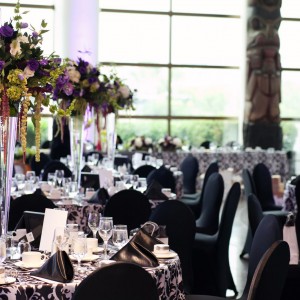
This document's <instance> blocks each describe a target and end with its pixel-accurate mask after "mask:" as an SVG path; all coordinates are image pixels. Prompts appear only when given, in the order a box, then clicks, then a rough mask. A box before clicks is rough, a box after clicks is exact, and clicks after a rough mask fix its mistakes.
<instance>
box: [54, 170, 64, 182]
mask: <svg viewBox="0 0 300 300" xmlns="http://www.w3.org/2000/svg"><path fill="white" fill-rule="evenodd" d="M55 176H56V181H57V183H58V186H62V181H63V178H64V176H65V172H64V170H56V171H55Z"/></svg>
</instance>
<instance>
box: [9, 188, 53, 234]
mask: <svg viewBox="0 0 300 300" xmlns="http://www.w3.org/2000/svg"><path fill="white" fill-rule="evenodd" d="M46 208H56V205H55V204H54V203H53V202H52V201H51V200H49V199H48V198H46V197H45V196H43V195H39V194H38V193H33V194H30V195H22V196H20V197H18V198H16V199H14V200H11V203H10V209H9V219H8V230H10V231H11V230H14V229H15V227H16V225H17V224H18V222H19V220H20V219H21V217H22V216H23V212H24V211H26V210H28V211H35V212H45V209H46Z"/></svg>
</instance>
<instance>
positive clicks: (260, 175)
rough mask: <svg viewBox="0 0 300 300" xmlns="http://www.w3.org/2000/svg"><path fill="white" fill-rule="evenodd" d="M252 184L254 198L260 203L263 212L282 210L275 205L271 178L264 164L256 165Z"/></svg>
mask: <svg viewBox="0 0 300 300" xmlns="http://www.w3.org/2000/svg"><path fill="white" fill-rule="evenodd" d="M252 176H253V182H254V185H255V189H256V196H257V198H258V200H259V201H260V203H261V207H262V210H263V211H268V210H282V206H278V205H276V204H275V201H274V197H273V190H272V176H271V173H270V171H269V169H268V168H267V166H266V165H265V164H264V163H258V164H257V165H255V167H254V169H253V174H252Z"/></svg>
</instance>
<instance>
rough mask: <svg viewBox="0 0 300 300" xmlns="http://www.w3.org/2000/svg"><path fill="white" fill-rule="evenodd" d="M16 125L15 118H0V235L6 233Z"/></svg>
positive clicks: (16, 119) (16, 120)
mask: <svg viewBox="0 0 300 300" xmlns="http://www.w3.org/2000/svg"><path fill="white" fill-rule="evenodd" d="M17 124H18V118H17V117H6V118H3V117H0V193H1V201H2V203H1V234H6V233H7V231H8V218H9V208H10V194H11V184H12V175H13V164H14V153H15V145H16V140H17Z"/></svg>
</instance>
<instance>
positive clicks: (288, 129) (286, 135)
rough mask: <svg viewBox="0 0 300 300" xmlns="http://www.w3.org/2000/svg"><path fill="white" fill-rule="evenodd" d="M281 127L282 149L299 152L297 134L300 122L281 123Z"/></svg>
mask: <svg viewBox="0 0 300 300" xmlns="http://www.w3.org/2000/svg"><path fill="white" fill-rule="evenodd" d="M281 127H282V132H283V148H284V149H285V150H287V151H289V150H296V151H299V148H300V140H299V138H298V132H300V122H295V121H282V122H281Z"/></svg>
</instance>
